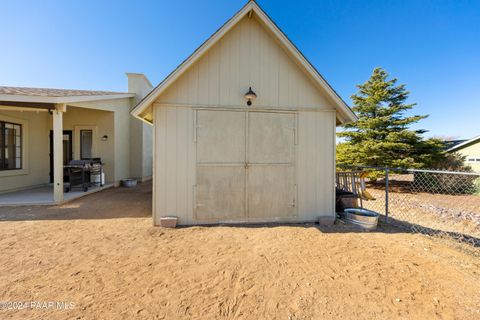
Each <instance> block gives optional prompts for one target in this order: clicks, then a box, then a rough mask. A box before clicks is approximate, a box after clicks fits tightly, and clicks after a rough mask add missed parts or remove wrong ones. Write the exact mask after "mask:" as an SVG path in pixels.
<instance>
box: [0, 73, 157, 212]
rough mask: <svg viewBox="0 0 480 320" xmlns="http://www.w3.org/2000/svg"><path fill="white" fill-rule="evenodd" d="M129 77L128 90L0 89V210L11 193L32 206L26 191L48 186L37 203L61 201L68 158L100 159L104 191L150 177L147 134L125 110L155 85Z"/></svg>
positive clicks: (139, 77) (139, 76) (147, 129)
mask: <svg viewBox="0 0 480 320" xmlns="http://www.w3.org/2000/svg"><path fill="white" fill-rule="evenodd" d="M127 76H128V92H105V91H88V90H63V89H43V88H16V87H0V150H1V151H0V193H2V194H3V198H1V199H0V204H2V199H9V198H8V197H7V196H5V194H6V193H8V195H11V196H12V197H14V196H15V192H22V193H21V195H22V196H21V197H23V198H25V199H24V202H26V203H35V201H34V200H32V201H30V200H29V199H28V197H29V192H25V190H37V189H36V188H38V187H42V186H49V185H50V189H48V188H47V195H46V196H47V198H42V199H41V201H39V202H46V203H50V202H56V203H61V202H63V200H64V170H63V166H64V164H68V162H69V161H70V160H72V159H85V158H96V157H98V158H101V161H102V162H103V163H104V173H105V180H106V183H107V184H109V185H111V184H113V185H117V184H118V183H119V181H120V180H122V179H125V178H130V177H133V178H138V179H141V180H145V179H148V178H149V177H151V175H152V173H151V171H152V169H151V167H152V163H151V161H152V153H151V139H152V137H151V132H152V128H151V127H150V126H148V125H147V124H145V123H143V122H142V121H139V120H138V119H135V118H133V117H131V116H130V110H131V109H132V107H133V106H135V104H136V103H138V101H140V100H141V98H143V97H144V96H145V95H146V94H147V93H148V92H149V91H150V90H151V88H152V85H151V84H150V82H149V81H148V79H147V78H146V77H145V76H144V75H143V74H134V73H129V74H127ZM51 184H53V188H52V187H51ZM52 189H53V190H52ZM42 190H43V189H42ZM48 190H49V191H48ZM48 193H50V195H48ZM42 195H43V193H42ZM21 197H20V198H21ZM48 197H49V198H48ZM10 198H11V197H10ZM17 198H18V197H17ZM21 200H22V199H21ZM7 202H8V201H7Z"/></svg>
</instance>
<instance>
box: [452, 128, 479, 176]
mask: <svg viewBox="0 0 480 320" xmlns="http://www.w3.org/2000/svg"><path fill="white" fill-rule="evenodd" d="M447 151H448V152H457V153H459V154H460V155H462V156H464V157H465V165H467V166H470V167H471V168H472V169H473V171H476V172H480V136H477V137H475V138H472V139H470V140H465V141H463V142H461V143H459V144H456V145H454V146H453V147H451V148H450V149H448V150H447Z"/></svg>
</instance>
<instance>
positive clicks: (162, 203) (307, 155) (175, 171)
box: [153, 107, 335, 225]
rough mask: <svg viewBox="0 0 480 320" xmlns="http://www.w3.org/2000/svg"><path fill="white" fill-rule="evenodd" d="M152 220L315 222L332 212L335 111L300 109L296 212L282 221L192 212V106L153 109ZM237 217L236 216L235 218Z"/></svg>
mask: <svg viewBox="0 0 480 320" xmlns="http://www.w3.org/2000/svg"><path fill="white" fill-rule="evenodd" d="M154 112H155V114H154V119H155V126H154V137H155V139H154V140H155V146H154V150H155V155H154V161H155V167H154V168H155V169H154V170H155V179H154V190H155V191H154V193H153V195H154V199H153V201H154V219H155V224H157V225H158V224H160V220H159V219H160V217H162V216H172V215H173V216H178V217H179V223H180V224H184V225H190V224H201V223H216V222H235V221H237V222H252V221H253V222H254V221H288V222H292V221H315V220H318V218H319V217H332V215H333V214H334V170H335V159H334V152H335V151H334V148H335V143H334V140H335V136H334V135H335V113H334V112H322V111H299V112H298V113H295V115H296V119H297V121H298V125H297V126H298V127H297V128H298V130H297V134H298V137H297V145H296V155H295V175H296V185H297V190H296V214H295V217H289V218H285V219H281V218H282V217H275V216H272V217H271V219H267V218H264V219H255V218H252V217H248V216H243V217H240V218H238V217H235V218H232V219H225V218H224V217H222V219H221V220H218V221H217V220H212V219H207V220H201V219H197V217H196V215H195V205H196V203H197V201H196V200H197V199H196V198H195V196H196V194H195V187H196V182H197V181H196V163H197V153H196V151H197V150H196V142H195V128H194V123H195V120H194V119H195V114H196V113H197V112H198V111H197V110H196V109H194V108H185V107H156V108H154ZM237 218H238V219H237Z"/></svg>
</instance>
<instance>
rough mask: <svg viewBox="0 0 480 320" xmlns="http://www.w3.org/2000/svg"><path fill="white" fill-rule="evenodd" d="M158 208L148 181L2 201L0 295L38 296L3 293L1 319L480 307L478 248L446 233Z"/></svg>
mask: <svg viewBox="0 0 480 320" xmlns="http://www.w3.org/2000/svg"><path fill="white" fill-rule="evenodd" d="M150 210H151V209H150V185H148V184H143V185H140V186H139V187H137V188H136V189H134V190H126V189H111V190H106V191H103V192H101V193H97V194H93V195H90V196H88V197H85V198H83V199H80V200H77V201H75V202H72V203H69V204H66V205H64V206H62V207H24V208H0V220H1V221H0V301H3V302H5V301H11V302H23V301H26V302H28V306H29V307H28V308H25V309H21V310H12V309H8V305H6V304H3V303H2V304H1V305H0V307H3V310H0V319H137V318H138V319H142V318H143V319H285V320H287V319H480V258H479V256H480V255H476V252H475V251H468V250H464V249H462V248H463V247H455V246H454V245H451V244H450V243H447V242H445V241H444V240H439V239H433V238H432V239H431V238H428V237H426V236H422V235H414V234H408V233H402V232H400V231H399V230H396V229H391V228H390V227H385V226H383V227H381V228H380V229H379V230H378V232H370V233H363V232H356V231H355V230H354V229H351V228H349V227H346V226H344V225H336V226H333V227H322V228H319V227H318V226H315V225H294V226H256V227H240V226H237V227H232V226H216V227H189V228H178V229H161V228H157V227H152V222H151V218H150V217H149V216H150ZM31 301H33V302H34V304H33V308H30V306H32V305H31V304H30V302H31ZM50 301H53V302H57V301H63V302H66V303H67V305H68V306H69V307H70V308H71V309H68V310H62V309H57V308H53V307H48V305H47V304H43V303H44V302H50ZM70 303H71V304H70ZM46 306H47V307H46Z"/></svg>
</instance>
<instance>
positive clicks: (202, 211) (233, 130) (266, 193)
mask: <svg viewBox="0 0 480 320" xmlns="http://www.w3.org/2000/svg"><path fill="white" fill-rule="evenodd" d="M195 120H196V123H195V126H196V128H195V130H196V134H195V141H196V159H197V160H196V161H197V164H196V186H195V218H196V219H197V220H208V221H246V220H250V221H251V220H258V221H262V220H263V221H267V220H282V219H288V218H293V217H295V216H296V203H295V202H296V185H295V144H296V120H295V114H294V113H286V112H285V113H280V112H257V111H229V110H225V111H224V110H197V111H196V118H195Z"/></svg>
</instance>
